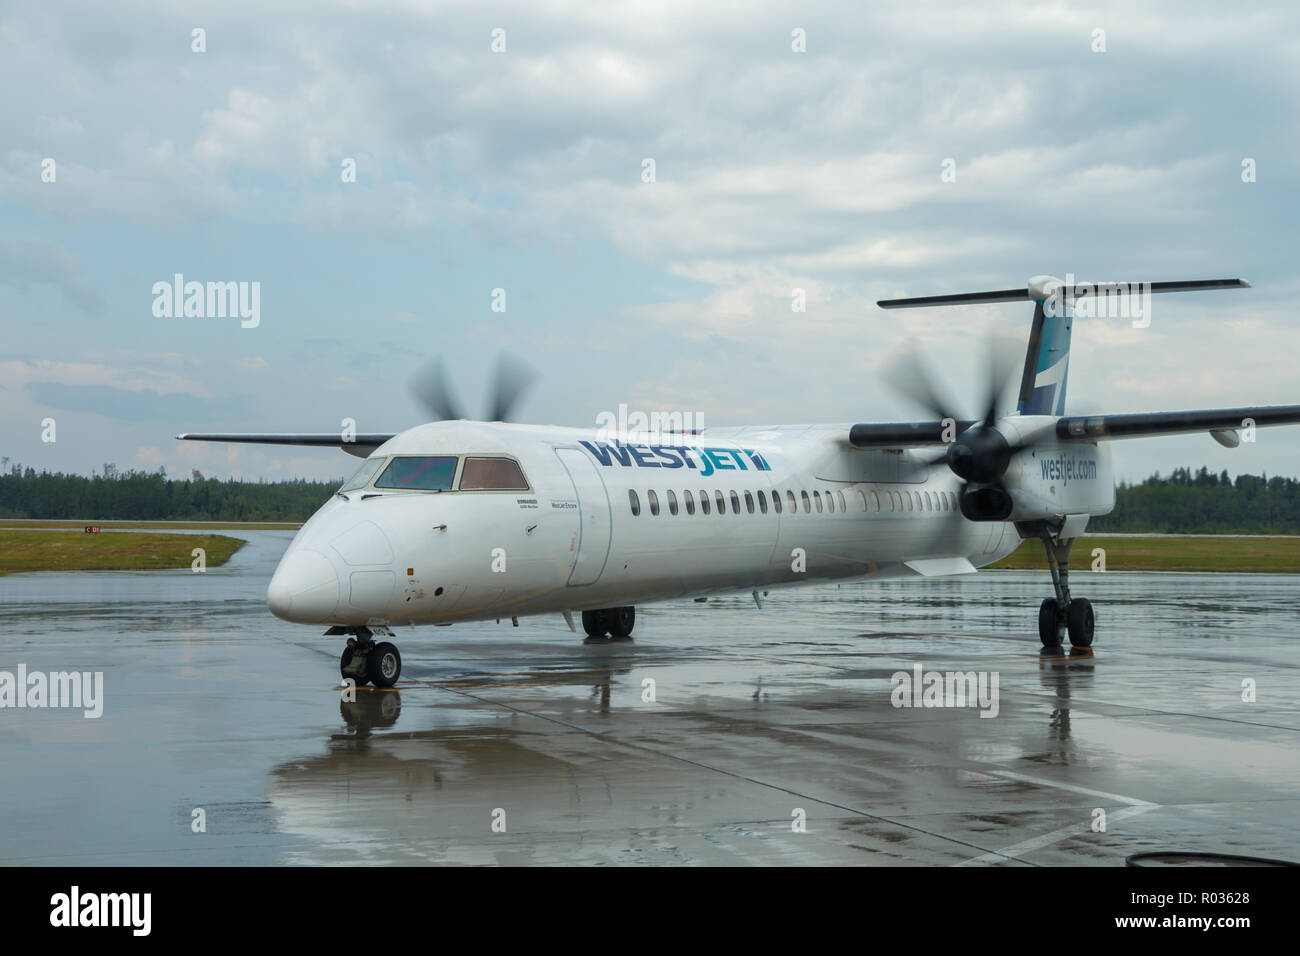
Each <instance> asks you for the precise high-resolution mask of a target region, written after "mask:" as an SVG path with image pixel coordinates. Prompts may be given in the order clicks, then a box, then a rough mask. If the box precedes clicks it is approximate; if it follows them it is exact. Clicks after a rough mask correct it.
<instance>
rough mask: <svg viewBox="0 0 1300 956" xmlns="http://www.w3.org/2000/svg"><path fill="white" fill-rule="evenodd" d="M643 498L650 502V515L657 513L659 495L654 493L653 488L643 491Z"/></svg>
mask: <svg viewBox="0 0 1300 956" xmlns="http://www.w3.org/2000/svg"><path fill="white" fill-rule="evenodd" d="M645 500H646V501H648V502H650V513H651V514H652V515H657V514H659V496H658V495H657V494H655V493H654V490H653V489H652V490H650V491H647V492H646V493H645Z"/></svg>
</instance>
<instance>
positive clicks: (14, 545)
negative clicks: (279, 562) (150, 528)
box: [0, 528, 244, 574]
mask: <svg viewBox="0 0 1300 956" xmlns="http://www.w3.org/2000/svg"><path fill="white" fill-rule="evenodd" d="M243 546H244V542H243V541H240V540H239V539H238V538H228V537H226V536H225V535H219V534H158V533H155V532H139V533H134V532H125V531H118V532H112V531H105V532H101V533H100V534H86V533H85V532H84V531H82V530H81V529H80V528H78V529H76V530H71V529H70V530H53V531H51V530H41V531H19V530H9V529H4V530H0V574H14V573H17V572H20V571H137V570H156V569H159V568H188V567H190V566H191V562H192V561H193V560H194V558H193V556H192V555H191V553H190V552H191V551H193V549H195V548H202V549H203V550H204V551H206V552H207V557H206V562H207V566H208V567H210V568H213V567H217V566H218V565H221V564H225V563H226V561H228V560H229V559H230V556H231V555H232V554H234V553H235V552H236V551H238V550H239V549H240V548H242V547H243Z"/></svg>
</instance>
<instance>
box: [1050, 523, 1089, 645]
mask: <svg viewBox="0 0 1300 956" xmlns="http://www.w3.org/2000/svg"><path fill="white" fill-rule="evenodd" d="M1036 530H1037V533H1038V537H1039V538H1041V539H1042V542H1043V548H1044V550H1046V552H1047V567H1048V568H1049V569H1050V570H1051V572H1052V587H1053V589H1054V590H1055V591H1056V597H1054V598H1047V599H1045V600H1044V601H1043V603H1042V604H1041V605H1040V606H1039V608H1038V637H1039V639H1040V640H1041V641H1042V642H1043V646H1044V647H1060V646H1061V638H1062V637H1063V636H1065V635H1069V638H1070V646H1071V647H1092V634H1093V630H1094V627H1095V624H1096V619H1095V617H1094V615H1093V613H1092V602H1091V601H1089V600H1088V599H1087V598H1071V597H1070V547H1071V545H1073V544H1074V539H1073V538H1062V537H1060V535H1059V534H1058V533H1056V532H1054V531H1052V530H1051V529H1050V528H1049V527H1047V525H1046V524H1044V525H1041V526H1039V527H1038V528H1037V529H1036Z"/></svg>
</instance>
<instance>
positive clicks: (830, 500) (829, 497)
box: [826, 491, 835, 514]
mask: <svg viewBox="0 0 1300 956" xmlns="http://www.w3.org/2000/svg"><path fill="white" fill-rule="evenodd" d="M826 510H827V511H829V512H830V513H831V514H835V495H834V493H832V492H829V491H828V492H826Z"/></svg>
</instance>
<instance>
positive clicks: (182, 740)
mask: <svg viewBox="0 0 1300 956" xmlns="http://www.w3.org/2000/svg"><path fill="white" fill-rule="evenodd" d="M239 536H241V537H245V536H246V537H248V538H249V539H250V540H249V543H248V544H247V545H246V546H245V547H244V548H243V549H242V550H241V551H240V552H239V553H238V554H236V556H235V557H234V558H233V559H232V560H231V562H230V563H229V564H227V565H226V566H224V567H221V568H213V569H210V570H208V571H207V572H206V573H205V574H194V573H191V572H189V571H169V572H95V573H77V574H27V575H11V576H8V577H3V578H0V616H2V618H3V620H2V622H0V625H2V627H3V633H4V635H5V636H4V639H3V641H2V642H0V671H10V672H16V670H17V668H18V667H19V665H24V666H25V667H26V669H27V671H28V672H29V673H31V672H36V671H41V672H52V671H67V670H74V669H75V670H79V671H102V672H103V674H104V695H103V696H104V701H103V715H102V716H101V717H100V718H99V719H86V718H84V717H83V716H82V712H81V711H80V710H75V709H0V766H3V768H4V773H2V774H0V862H3V863H5V864H10V865H14V864H20V865H21V864H44V863H49V864H66V865H81V864H90V865H100V864H104V865H115V864H125V865H154V864H271V863H325V864H358V863H359V864H424V863H471V864H489V863H504V864H559V863H590V864H642V865H667V864H798V865H808V864H874V865H879V864H907V865H953V864H963V865H1010V866H1018V865H1026V864H1038V865H1060V864H1085V865H1106V866H1113V865H1120V864H1122V863H1123V861H1124V858H1125V857H1126V856H1128V855H1129V854H1132V853H1137V852H1143V851H1162V850H1173V849H1177V850H1195V851H1210V852H1220V853H1241V854H1249V855H1255V856H1265V857H1275V858H1283V859H1290V860H1300V826H1298V824H1300V747H1298V746H1297V744H1300V706H1298V705H1297V692H1296V688H1297V686H1300V681H1298V680H1297V678H1298V677H1300V674H1298V673H1297V664H1296V659H1295V656H1294V651H1295V648H1296V645H1297V635H1298V633H1300V624H1298V623H1297V616H1296V608H1297V604H1298V603H1300V576H1285V575H1228V574H1204V575H1200V574H1143V573H1118V572H1110V573H1105V574H1089V573H1077V572H1076V575H1075V580H1074V582H1073V584H1074V590H1075V593H1076V594H1077V595H1081V596H1086V597H1089V598H1091V599H1092V600H1093V602H1094V604H1095V605H1096V606H1097V614H1098V632H1097V634H1098V636H1097V644H1096V648H1095V654H1094V655H1083V656H1071V655H1070V654H1069V653H1068V652H1060V651H1057V652H1044V651H1042V649H1041V648H1040V646H1039V642H1038V638H1037V635H1036V623H1035V622H1036V615H1037V606H1038V602H1039V601H1040V600H1041V598H1042V597H1044V596H1046V595H1047V594H1048V593H1050V586H1049V583H1048V581H1047V577H1046V574H1045V572H1044V573H1042V574H1031V573H1021V572H997V573H982V574H980V575H978V576H970V577H966V578H956V579H950V580H930V581H916V582H906V583H903V582H898V583H885V584H879V585H845V586H841V587H834V586H830V587H825V588H810V589H805V590H799V591H789V592H773V593H772V595H771V596H770V597H769V598H768V599H766V601H765V602H764V607H763V608H762V609H761V610H760V609H759V608H757V607H755V606H754V604H753V602H752V601H751V600H750V598H748V597H743V598H742V597H737V598H728V599H716V598H715V599H713V600H710V601H709V602H707V603H704V604H697V603H694V602H690V601H686V602H681V603H676V604H671V605H662V606H657V607H651V608H644V609H638V617H637V626H636V639H635V640H632V641H626V642H609V641H606V642H600V643H590V642H584V641H583V640H582V639H581V636H580V635H575V634H572V633H571V632H570V631H569V630H568V628H567V627H566V626H565V624H564V622H563V620H562V619H561V618H559V617H558V616H557V617H555V618H554V619H523V620H521V621H520V626H519V627H518V628H512V627H511V626H510V622H509V621H508V620H507V621H503V622H502V624H501V625H495V624H491V623H488V624H473V625H460V624H458V625H455V626H453V627H450V628H418V629H410V628H407V629H398V631H397V638H396V643H397V644H398V646H399V647H400V648H401V650H402V655H403V662H404V668H403V680H402V683H401V684H400V686H399V688H398V689H397V690H394V691H389V692H376V691H371V690H361V691H358V692H357V695H356V696H357V699H356V701H355V702H345V701H342V700H341V699H340V698H341V693H340V689H339V686H338V683H337V673H338V671H337V667H338V663H337V662H338V657H339V652H340V650H341V644H340V642H339V639H338V638H326V637H323V636H322V635H321V633H320V630H321V629H319V628H314V627H303V626H296V625H292V624H287V623H285V622H282V621H279V620H277V619H276V618H274V617H272V616H271V614H270V613H269V612H268V611H267V610H266V606H265V591H266V583H267V581H268V579H269V577H270V574H271V571H272V569H273V568H274V566H275V563H276V561H277V560H278V558H279V555H280V553H281V552H282V551H283V549H284V547H285V545H286V544H287V543H288V541H289V539H290V538H291V537H292V532H288V531H283V532H277V531H259V532H240V533H239ZM1027 546H1028V545H1026V547H1027ZM916 665H920V666H921V668H922V669H923V672H926V673H928V672H952V671H960V672H968V671H975V672H982V673H984V674H985V675H986V676H991V675H996V676H997V678H998V697H997V714H996V716H995V717H987V718H986V717H981V716H980V709H979V708H977V707H969V706H967V707H958V706H950V707H895V706H893V703H892V702H891V696H892V695H891V690H892V681H891V677H892V675H894V674H895V673H897V672H906V673H908V674H911V673H913V668H914V667H915V666H916ZM647 681H649V682H651V683H646V682H647ZM1244 682H1245V683H1244ZM1250 682H1253V690H1254V697H1255V699H1254V700H1253V701H1249V702H1248V701H1246V700H1243V693H1244V691H1243V688H1246V689H1247V690H1249V689H1250ZM651 691H653V693H651ZM1246 696H1248V697H1249V696H1250V694H1249V693H1246ZM651 697H653V699H652V700H651V699H648V698H651ZM196 809H201V810H202V811H203V817H204V822H205V824H206V829H205V830H204V832H194V829H195V828H194V825H193V821H194V820H195V817H196V815H195V810H196ZM1103 813H1104V830H1101V829H1100V824H1101V822H1102V819H1103V818H1102V814H1103ZM801 820H802V821H803V827H802V832H798V824H799V822H800V821H801ZM502 830H504V832H500V831H502Z"/></svg>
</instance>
